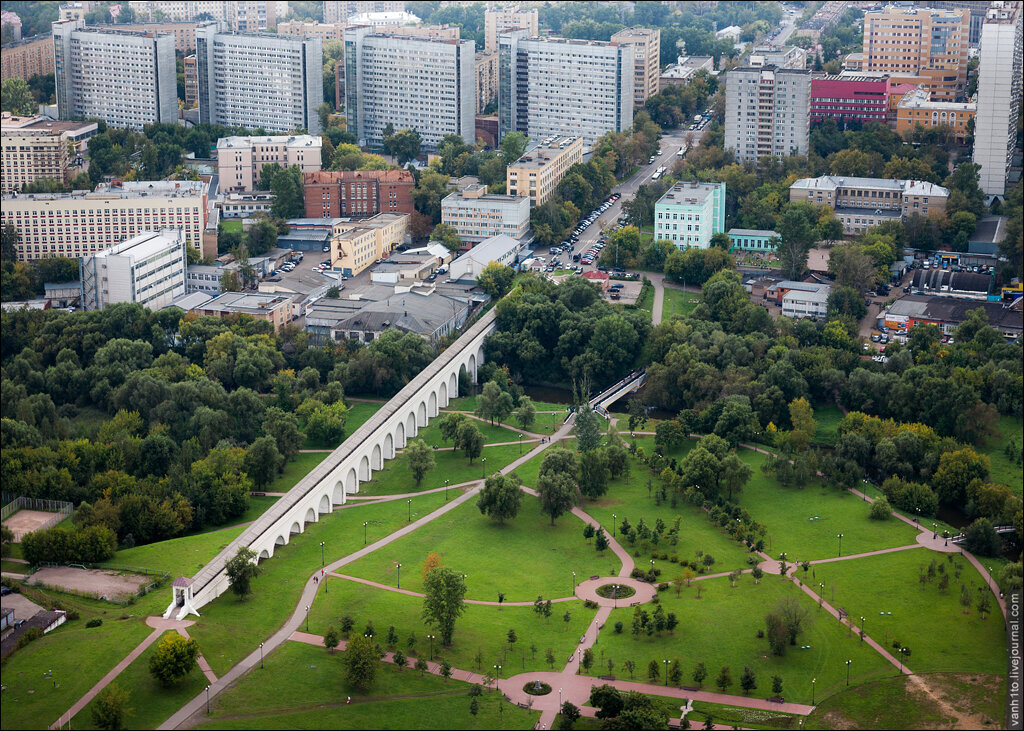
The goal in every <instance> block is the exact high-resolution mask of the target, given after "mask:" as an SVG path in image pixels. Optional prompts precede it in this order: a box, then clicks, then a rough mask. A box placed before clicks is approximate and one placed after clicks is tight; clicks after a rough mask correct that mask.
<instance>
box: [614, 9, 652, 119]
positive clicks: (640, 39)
mask: <svg viewBox="0 0 1024 731" xmlns="http://www.w3.org/2000/svg"><path fill="white" fill-rule="evenodd" d="M611 42H612V43H618V44H620V45H630V46H633V54H634V55H633V58H634V66H633V69H634V74H633V105H634V106H635V107H636V108H637V109H640V108H641V107H643V105H644V104H645V103H646V102H647V100H648V99H649V98H651V97H652V96H654V95H655V94H657V93H658V77H659V76H660V75H661V31H660V30H659V29H657V28H624V29H622V30H620V31H619V32H618V33H615V34H613V35H612V37H611Z"/></svg>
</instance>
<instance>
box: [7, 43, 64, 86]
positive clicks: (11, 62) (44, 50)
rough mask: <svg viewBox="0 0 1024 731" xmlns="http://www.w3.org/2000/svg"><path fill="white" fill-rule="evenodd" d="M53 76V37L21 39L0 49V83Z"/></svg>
mask: <svg viewBox="0 0 1024 731" xmlns="http://www.w3.org/2000/svg"><path fill="white" fill-rule="evenodd" d="M51 74H53V35H51V34H50V33H46V34H40V35H36V36H32V37H31V38H23V39H21V40H20V41H15V42H14V43H8V44H6V45H4V46H3V48H0V81H7V79H24V80H25V81H28V80H29V79H31V78H32V77H33V76H50V75H51Z"/></svg>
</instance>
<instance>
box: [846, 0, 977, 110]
mask: <svg viewBox="0 0 1024 731" xmlns="http://www.w3.org/2000/svg"><path fill="white" fill-rule="evenodd" d="M970 21H971V14H970V11H968V10H935V9H931V8H906V7H892V6H889V7H885V8H883V9H882V10H876V11H871V12H867V13H865V14H864V62H863V70H864V71H883V72H886V73H888V74H889V76H890V77H891V78H892V79H893V80H894V81H896V82H903V81H907V82H910V83H914V84H922V85H924V87H925V88H926V89H927V90H928V91H930V92H932V98H933V99H934V100H935V101H948V102H953V101H959V100H960V97H962V96H963V94H964V92H965V90H966V88H967V47H968V38H969V35H970Z"/></svg>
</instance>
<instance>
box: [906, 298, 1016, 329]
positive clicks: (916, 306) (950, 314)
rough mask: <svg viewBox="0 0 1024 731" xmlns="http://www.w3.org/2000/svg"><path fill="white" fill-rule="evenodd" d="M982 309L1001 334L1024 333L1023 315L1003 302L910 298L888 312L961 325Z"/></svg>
mask: <svg viewBox="0 0 1024 731" xmlns="http://www.w3.org/2000/svg"><path fill="white" fill-rule="evenodd" d="M979 307H980V308H982V309H984V310H985V314H986V315H987V316H988V322H989V324H990V325H992V326H993V327H995V328H997V329H998V330H1002V331H1003V332H1016V333H1020V332H1021V330H1022V329H1024V314H1022V313H1021V311H1020V310H1019V309H1017V308H1010V307H1006V306H1004V305H1003V303H1002V302H982V301H978V300H973V299H964V298H959V297H936V296H934V295H926V294H908V295H905V296H904V297H901V298H900V299H898V300H896V301H895V302H894V303H893V304H892V305H891V306H890V307H889V309H888V310H887V312H888V314H891V315H903V316H907V317H913V318H915V319H922V320H936V321H938V322H946V323H959V322H963V321H964V320H966V319H967V313H969V312H970V311H971V310H976V309H978V308H979Z"/></svg>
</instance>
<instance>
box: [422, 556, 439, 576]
mask: <svg viewBox="0 0 1024 731" xmlns="http://www.w3.org/2000/svg"><path fill="white" fill-rule="evenodd" d="M440 566H441V555H440V554H439V553H435V552H434V551H431V552H430V553H428V554H427V558H426V560H425V561H424V562H423V578H424V579H425V578H427V574H429V573H430V572H431V571H433V570H434V569H436V568H440Z"/></svg>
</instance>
